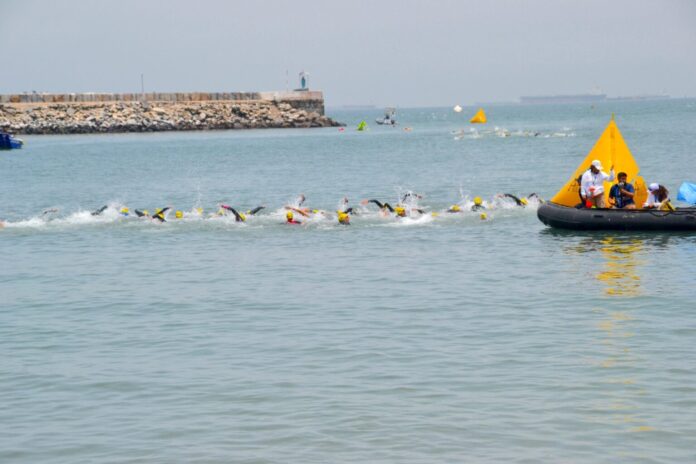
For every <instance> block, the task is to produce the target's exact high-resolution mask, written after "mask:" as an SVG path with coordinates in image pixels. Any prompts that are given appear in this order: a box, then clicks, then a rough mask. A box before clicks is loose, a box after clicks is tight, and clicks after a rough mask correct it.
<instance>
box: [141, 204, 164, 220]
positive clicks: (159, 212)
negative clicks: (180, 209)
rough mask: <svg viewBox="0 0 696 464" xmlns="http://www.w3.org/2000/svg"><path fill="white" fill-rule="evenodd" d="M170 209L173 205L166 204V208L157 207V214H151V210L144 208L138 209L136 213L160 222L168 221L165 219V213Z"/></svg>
mask: <svg viewBox="0 0 696 464" xmlns="http://www.w3.org/2000/svg"><path fill="white" fill-rule="evenodd" d="M170 209H172V207H171V206H166V207H164V208H157V209H156V210H155V214H153V215H152V216H150V212H149V211H148V210H146V209H144V210H142V211H141V210H139V209H136V210H135V214H137V215H138V217H146V218H149V219H157V220H158V221H159V222H167V220H166V219H165V217H164V216H165V213H166V212H167V211H169V210H170Z"/></svg>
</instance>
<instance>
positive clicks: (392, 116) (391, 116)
mask: <svg viewBox="0 0 696 464" xmlns="http://www.w3.org/2000/svg"><path fill="white" fill-rule="evenodd" d="M375 122H376V123H377V124H379V125H381V126H396V109H395V108H387V109H385V110H384V117H383V118H380V119H375Z"/></svg>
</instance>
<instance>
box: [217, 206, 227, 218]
mask: <svg viewBox="0 0 696 464" xmlns="http://www.w3.org/2000/svg"><path fill="white" fill-rule="evenodd" d="M224 214H225V210H224V209H222V208H220V209H219V210H218V212H217V215H218V216H222V215H224Z"/></svg>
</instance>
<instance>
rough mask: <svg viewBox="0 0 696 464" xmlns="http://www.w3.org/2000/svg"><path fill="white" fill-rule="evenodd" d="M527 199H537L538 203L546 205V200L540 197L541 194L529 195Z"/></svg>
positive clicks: (533, 193)
mask: <svg viewBox="0 0 696 464" xmlns="http://www.w3.org/2000/svg"><path fill="white" fill-rule="evenodd" d="M527 198H528V199H530V200H531V199H532V198H534V199H536V201H538V202H539V203H544V199H543V198H541V197H540V196H539V194H538V193H536V192H532V193H530V194H529V195H527Z"/></svg>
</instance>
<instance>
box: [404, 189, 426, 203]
mask: <svg viewBox="0 0 696 464" xmlns="http://www.w3.org/2000/svg"><path fill="white" fill-rule="evenodd" d="M422 199H423V195H419V194H417V193H413V192H411V191H410V190H409V191H408V192H406V193H405V194H404V196H403V197H401V203H406V202H407V200H408V201H414V200H415V201H418V200H422Z"/></svg>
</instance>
